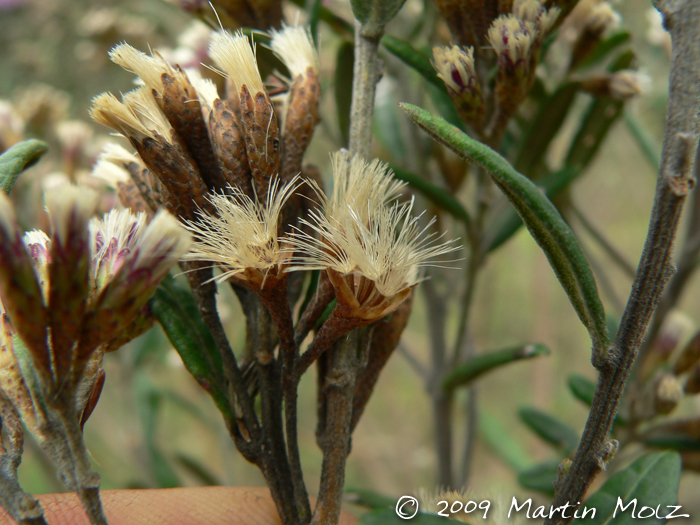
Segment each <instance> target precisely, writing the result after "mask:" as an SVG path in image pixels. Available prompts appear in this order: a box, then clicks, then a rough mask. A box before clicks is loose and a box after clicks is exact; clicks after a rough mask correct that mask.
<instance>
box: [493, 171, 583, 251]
mask: <svg viewBox="0 0 700 525" xmlns="http://www.w3.org/2000/svg"><path fill="white" fill-rule="evenodd" d="M581 173H582V171H581V170H575V169H572V168H569V167H565V168H563V169H561V170H559V171H557V172H555V173H550V174H548V175H545V176H544V177H542V178H541V179H539V180H538V181H537V186H538V187H539V188H541V189H542V191H544V193H545V195H547V197H548V198H549V199H553V198H554V197H556V196H557V195H559V193H560V192H561V191H562V190H563V189H565V188H566V187H567V186H568V185H569V184H571V183H572V182H573V181H574V180H575V179H576V178H577V177H578V176H579V175H581ZM522 225H523V221H522V220H521V219H520V215H518V212H517V211H515V209H513V208H508V209H506V210H504V211H503V212H502V213H501V214H500V215H499V216H498V217H496V218H495V219H494V221H493V223H491V224H490V225H489V226H488V227H487V229H486V234H485V236H486V246H487V247H488V248H487V250H488V251H489V252H491V251H493V250H495V249H496V248H499V247H500V246H502V245H503V244H504V243H505V242H506V241H507V240H508V239H510V238H511V237H512V236H513V235H515V233H516V232H517V231H518V230H519V229H520V227H521V226H522Z"/></svg>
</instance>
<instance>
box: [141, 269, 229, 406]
mask: <svg viewBox="0 0 700 525" xmlns="http://www.w3.org/2000/svg"><path fill="white" fill-rule="evenodd" d="M149 308H150V310H151V313H152V314H153V317H154V318H155V319H156V321H157V322H158V323H159V324H160V325H161V327H162V328H163V331H164V332H165V335H166V336H167V337H168V340H169V341H170V343H171V344H172V345H173V347H174V348H175V350H177V353H178V354H180V357H181V358H182V362H183V363H184V364H185V368H187V371H188V372H189V373H190V374H192V376H193V377H194V378H195V379H196V381H197V382H198V383H199V384H200V385H201V386H202V388H204V389H205V390H206V391H207V392H208V393H209V395H210V396H211V397H212V398H213V399H214V402H215V403H216V406H217V407H218V408H219V410H220V411H221V412H222V413H223V414H224V416H225V417H226V418H231V417H232V414H233V412H232V409H231V406H230V404H229V402H228V398H227V396H226V392H225V390H224V388H222V385H223V384H224V381H223V373H222V370H223V364H222V361H221V356H220V355H219V352H218V350H217V348H216V345H215V343H214V340H213V338H212V336H211V334H210V333H209V330H208V329H207V327H206V325H205V324H204V321H202V318H201V317H200V315H199V310H198V308H197V305H196V304H195V301H194V297H192V294H191V292H190V291H189V290H188V289H187V288H186V287H185V286H182V285H180V284H179V283H177V282H176V281H175V279H173V278H172V277H169V276H168V277H166V278H165V279H164V280H163V282H162V283H161V285H160V286H159V287H158V289H157V290H156V292H155V294H154V295H153V298H152V299H151V301H150V302H149Z"/></svg>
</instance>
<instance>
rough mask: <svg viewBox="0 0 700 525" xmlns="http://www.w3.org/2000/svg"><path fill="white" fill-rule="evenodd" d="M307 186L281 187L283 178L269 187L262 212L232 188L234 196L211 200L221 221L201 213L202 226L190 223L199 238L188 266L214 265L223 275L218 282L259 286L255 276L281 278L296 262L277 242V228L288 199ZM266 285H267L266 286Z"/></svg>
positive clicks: (295, 182)
mask: <svg viewBox="0 0 700 525" xmlns="http://www.w3.org/2000/svg"><path fill="white" fill-rule="evenodd" d="M300 184H302V181H301V178H300V177H295V178H294V179H292V180H291V181H290V182H288V183H287V184H285V185H284V186H282V187H280V180H279V178H277V177H276V178H275V179H274V180H273V182H272V183H271V184H270V187H269V189H268V195H267V205H266V206H263V205H262V204H261V203H260V202H259V201H258V200H257V197H256V199H255V200H253V199H251V198H250V197H249V196H248V195H246V194H245V193H243V192H242V191H241V190H240V189H239V188H233V187H231V188H230V192H231V194H230V195H219V194H214V195H211V196H210V197H209V200H210V202H211V203H212V205H213V206H214V208H215V209H216V212H217V215H216V216H212V215H207V214H205V213H200V220H198V221H187V223H186V225H185V228H187V229H188V230H189V231H190V232H192V233H193V234H194V237H195V242H194V247H193V249H192V251H191V252H190V253H188V254H187V255H185V257H184V259H185V260H190V261H212V262H215V263H218V264H219V265H221V267H222V269H223V270H224V272H223V273H222V275H221V276H219V277H218V278H217V281H219V282H222V281H225V280H226V279H228V278H229V277H234V276H235V277H236V278H238V279H240V280H243V281H247V282H250V283H252V284H255V283H254V281H255V280H256V277H260V275H257V276H255V275H254V274H255V272H256V271H257V272H258V273H265V275H266V274H267V272H269V271H272V272H273V273H281V271H282V269H283V268H284V267H285V266H286V265H287V264H288V260H289V258H290V256H291V253H290V252H289V250H287V249H285V246H283V245H284V244H285V241H286V240H285V239H280V238H279V237H278V222H279V217H280V213H281V211H282V207H283V206H284V204H285V203H286V202H287V199H289V197H290V196H291V195H292V194H293V193H294V192H295V191H296V189H297V188H298V187H299V185H300ZM263 282H264V281H263Z"/></svg>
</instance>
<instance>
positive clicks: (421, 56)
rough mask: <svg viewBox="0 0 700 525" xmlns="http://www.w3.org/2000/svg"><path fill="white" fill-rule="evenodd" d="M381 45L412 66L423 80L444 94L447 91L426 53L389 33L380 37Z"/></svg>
mask: <svg viewBox="0 0 700 525" xmlns="http://www.w3.org/2000/svg"><path fill="white" fill-rule="evenodd" d="M382 45H383V46H384V47H385V48H386V49H387V50H388V51H389V52H391V54H393V55H395V56H396V57H397V58H399V59H401V60H402V61H403V62H405V63H406V64H407V65H408V66H410V67H411V68H413V69H414V70H415V71H416V72H417V73H419V74H420V75H421V76H422V77H423V78H424V79H425V80H427V81H428V82H430V83H431V84H433V85H434V86H435V87H437V88H439V89H441V90H442V91H443V92H445V94H446V93H447V92H446V91H445V83H444V82H443V81H442V80H440V79H439V78H438V76H437V73H436V72H435V68H434V67H433V64H432V63H431V62H430V57H429V56H428V55H427V54H426V53H423V52H422V51H419V50H418V49H416V48H414V47H413V46H412V45H411V44H409V43H408V42H404V41H403V40H401V39H399V38H396V37H393V36H391V35H384V36H383V37H382Z"/></svg>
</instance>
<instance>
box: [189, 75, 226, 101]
mask: <svg viewBox="0 0 700 525" xmlns="http://www.w3.org/2000/svg"><path fill="white" fill-rule="evenodd" d="M187 77H188V78H189V79H190V83H191V84H192V86H193V87H194V89H195V91H196V92H197V97H198V98H199V103H200V104H201V105H202V106H205V107H206V108H208V109H209V110H211V109H212V108H213V107H214V101H215V100H216V99H218V98H221V97H219V91H218V90H217V89H216V84H214V82H213V81H212V80H211V79H208V78H203V77H202V75H200V74H199V71H197V70H196V69H193V70H192V71H189V70H188V72H187Z"/></svg>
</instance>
